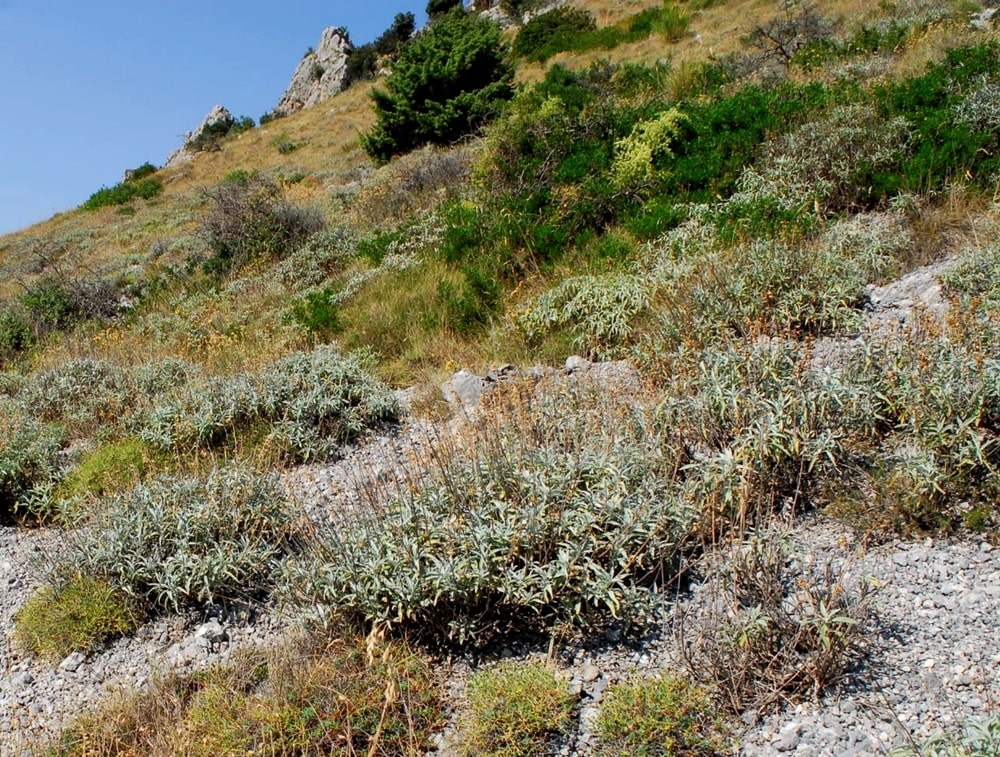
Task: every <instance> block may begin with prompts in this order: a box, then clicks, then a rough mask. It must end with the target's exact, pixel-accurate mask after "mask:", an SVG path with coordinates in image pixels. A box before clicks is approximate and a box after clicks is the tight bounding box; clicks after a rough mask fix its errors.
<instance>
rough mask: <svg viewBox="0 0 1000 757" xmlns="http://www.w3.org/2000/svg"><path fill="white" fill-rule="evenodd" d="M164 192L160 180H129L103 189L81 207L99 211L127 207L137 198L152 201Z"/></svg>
mask: <svg viewBox="0 0 1000 757" xmlns="http://www.w3.org/2000/svg"><path fill="white" fill-rule="evenodd" d="M162 191H163V182H162V181H160V180H159V179H153V178H145V179H129V180H128V181H124V182H122V183H120V184H115V186H113V187H101V188H100V189H98V190H97V191H96V192H94V193H93V194H92V195H91V196H90V197H88V198H87V200H86V201H85V202H84V203H83V205H81V206H80V207H81V208H83V209H84V210H98V209H99V208H104V207H107V206H109V205H125V204H126V203H129V202H132V200H134V199H136V198H140V199H143V200H151V199H153V198H154V197H156V195H158V194H160V192H162Z"/></svg>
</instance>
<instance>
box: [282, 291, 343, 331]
mask: <svg viewBox="0 0 1000 757" xmlns="http://www.w3.org/2000/svg"><path fill="white" fill-rule="evenodd" d="M338 309H339V305H338V301H337V297H336V294H335V293H334V291H333V290H332V289H331V288H330V287H323V288H322V289H317V290H314V291H311V292H306V293H305V295H303V297H302V299H301V300H299V301H298V302H296V303H295V304H294V305H292V308H291V310H290V312H289V315H290V316H291V319H292V321H294V322H295V323H296V324H298V325H299V326H300V327H301V328H303V329H305V330H306V331H308V332H309V333H310V334H314V335H315V336H318V337H320V338H328V337H330V336H332V335H333V334H334V333H335V332H336V331H337V329H338V328H339V326H340V316H339V313H338Z"/></svg>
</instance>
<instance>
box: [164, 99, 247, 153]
mask: <svg viewBox="0 0 1000 757" xmlns="http://www.w3.org/2000/svg"><path fill="white" fill-rule="evenodd" d="M235 123H236V119H235V118H234V117H233V114H232V113H230V112H229V110H228V109H226V108H224V107H223V106H221V105H216V106H215V107H214V108H212V109H211V110H210V111H209V112H208V115H207V116H205V117H204V118H203V119H202V121H201V123H200V124H198V128H196V129H195V130H194V131H189V132H188V133H187V134H185V135H184V144H182V145H181V146H180V147H178V148H177V149H176V150H174V151H173V152H172V153H170V155H168V156H167V163H166V167H168V168H169V167H170V166H176V165H179V164H181V163H184V162H186V161H188V160H190V159H191V156H192V155H194V153H196V152H198V150H199V147H198V146H199V145H201V144H203V143H205V142H206V141H208V140H207V139H206V138H207V137H208V136H209V135H212V134H222V133H225V132H227V131H229V130H230V129H231V128H232V126H233V124H235Z"/></svg>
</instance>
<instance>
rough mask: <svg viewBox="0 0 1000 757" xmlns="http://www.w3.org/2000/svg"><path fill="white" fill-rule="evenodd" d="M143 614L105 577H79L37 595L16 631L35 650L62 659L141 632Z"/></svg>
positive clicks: (23, 612) (20, 615)
mask: <svg viewBox="0 0 1000 757" xmlns="http://www.w3.org/2000/svg"><path fill="white" fill-rule="evenodd" d="M142 617H143V613H142V610H141V608H140V607H139V606H138V604H137V603H136V602H135V601H134V600H133V599H130V598H129V597H127V596H125V595H123V594H122V593H121V592H120V591H117V590H115V589H114V588H112V587H111V586H110V585H109V584H108V583H107V582H106V581H104V580H103V579H100V578H95V577H93V576H83V575H77V576H73V577H72V578H70V579H69V580H67V581H65V582H62V583H60V584H58V585H57V586H56V587H51V586H45V587H42V589H40V590H39V591H37V592H36V593H35V594H34V595H32V596H31V597H30V598H29V599H28V601H27V602H25V603H24V605H23V606H22V607H21V609H20V610H18V612H17V615H16V616H15V618H14V635H15V638H16V639H17V640H18V642H19V643H20V644H21V645H22V646H23V647H24V648H25V649H27V650H28V651H29V652H31V653H33V654H36V655H39V656H40V657H45V658H50V659H54V660H60V659H62V658H63V657H65V656H66V655H68V654H69V653H70V652H74V651H82V652H89V651H90V650H91V649H93V648H94V646H95V645H97V644H99V643H101V642H105V641H109V640H111V639H114V638H116V637H118V636H123V635H124V634H127V633H129V632H131V631H133V630H135V628H136V627H137V626H138V625H139V624H140V622H141V621H142Z"/></svg>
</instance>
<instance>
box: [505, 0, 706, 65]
mask: <svg viewBox="0 0 1000 757" xmlns="http://www.w3.org/2000/svg"><path fill="white" fill-rule="evenodd" d="M690 23H691V16H690V14H688V13H686V12H685V11H683V10H681V9H680V8H678V7H677V6H676V5H675V4H674V3H672V2H670V0H664V2H663V4H662V5H660V6H654V7H652V8H647V9H646V10H644V11H641V12H640V13H637V14H636V15H634V16H632V17H631V18H629V19H626V20H625V21H623V22H621V23H619V24H616V25H614V26H605V27H602V28H600V29H598V28H597V26H596V24H595V23H594V19H593V16H591V14H590V13H588V12H587V11H585V10H583V9H579V8H573V7H571V6H568V5H560V6H556V7H555V8H553V9H552V10H548V11H546V12H545V13H541V14H539V15H537V16H533V17H532V18H531V19H530V20H528V22H527V23H525V24H524V26H522V27H521V29H520V30H519V31H518V35H517V37H516V38H515V39H514V46H513V52H514V54H515V55H519V56H521V57H523V58H526V59H528V60H532V61H545V60H547V59H548V58H551V57H552V56H553V55H555V54H556V53H560V52H563V51H565V50H574V51H584V50H593V49H611V48H614V47H617V46H618V45H621V44H624V43H627V42H636V41H639V40H642V39H645V38H646V37H649V36H650V35H651V34H660V35H662V36H663V37H664V38H665V39H666V40H667V41H669V42H676V41H677V40H679V39H680V38H681V37H683V36H684V34H685V33H686V32H687V29H688V26H689V25H690Z"/></svg>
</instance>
